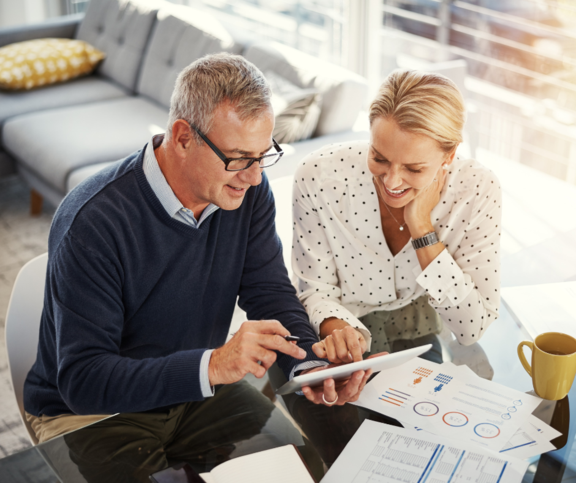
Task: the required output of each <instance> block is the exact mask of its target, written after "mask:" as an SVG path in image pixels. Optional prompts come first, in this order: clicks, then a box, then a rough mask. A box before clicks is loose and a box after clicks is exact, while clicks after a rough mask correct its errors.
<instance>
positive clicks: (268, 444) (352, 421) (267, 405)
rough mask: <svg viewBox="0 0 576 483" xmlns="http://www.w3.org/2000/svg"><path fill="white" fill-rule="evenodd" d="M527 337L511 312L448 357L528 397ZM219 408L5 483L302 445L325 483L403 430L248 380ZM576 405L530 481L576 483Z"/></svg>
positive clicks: (563, 412) (108, 429)
mask: <svg viewBox="0 0 576 483" xmlns="http://www.w3.org/2000/svg"><path fill="white" fill-rule="evenodd" d="M522 340H530V338H529V337H528V335H527V334H526V333H524V332H523V330H522V329H521V328H519V327H518V326H517V325H516V323H515V322H514V320H513V318H512V317H511V316H510V314H509V313H508V312H507V311H506V308H505V307H502V308H501V316H500V319H498V321H496V322H495V323H494V324H493V325H492V326H491V327H490V328H489V330H488V331H487V333H486V334H485V336H484V337H483V339H482V340H481V341H480V342H479V343H477V344H474V345H473V346H469V347H462V346H459V345H458V344H457V343H456V342H452V343H450V344H448V345H447V347H448V353H447V354H449V355H448V357H449V358H450V359H451V360H452V362H454V363H455V364H457V365H461V364H466V365H467V366H468V367H470V368H471V369H472V370H473V371H474V372H476V373H477V374H478V375H479V376H481V377H484V378H488V379H490V378H491V379H492V380H493V381H495V382H498V383H500V384H503V385H506V386H509V387H512V388H514V389H517V390H520V391H523V392H529V391H531V390H532V382H531V379H530V377H529V376H528V374H527V373H526V372H525V371H524V369H523V367H522V365H521V364H520V361H519V360H518V357H517V355H516V347H517V346H518V344H519V343H520V342H521V341H522ZM445 359H446V357H445ZM271 379H272V377H271ZM214 401H215V402H213V403H211V404H210V405H207V407H206V408H204V409H203V410H202V411H201V413H199V414H196V413H194V414H195V416H193V417H192V416H190V417H189V416H186V415H181V414H180V415H174V414H172V415H170V414H164V413H162V414H160V415H158V418H159V419H158V421H160V422H159V425H160V426H158V427H157V428H155V429H153V430H151V429H150V428H148V427H140V426H138V424H137V423H136V424H135V423H134V421H133V420H129V421H128V419H129V417H128V416H129V415H122V414H121V415H116V416H113V417H111V418H108V419H106V420H103V421H100V422H98V423H95V424H93V425H91V426H89V427H86V428H82V429H79V430H77V431H74V432H72V433H68V434H66V435H62V436H59V437H57V438H55V439H53V440H51V441H48V442H46V443H43V444H40V445H38V446H35V447H33V448H29V449H27V450H24V451H22V452H20V453H16V454H14V455H11V456H9V457H7V458H4V459H2V460H0V475H1V476H0V481H2V483H10V482H38V483H44V482H46V483H48V482H51V483H52V482H54V481H58V480H60V481H64V482H66V483H68V482H70V483H76V482H78V483H84V482H102V483H111V482H114V481H119V482H120V481H122V482H132V481H134V482H148V481H150V480H149V475H151V474H153V473H155V472H157V471H160V470H162V469H164V468H166V467H168V466H173V465H177V464H178V463H180V462H184V461H186V462H188V463H189V464H190V465H191V466H192V467H193V468H194V469H195V470H196V471H197V472H198V473H201V472H204V471H209V470H211V469H212V468H213V467H215V466H216V465H218V464H220V463H222V462H224V461H227V460H228V459H231V458H236V457H240V456H243V455H246V454H250V453H254V452H257V451H262V450H265V449H269V448H273V447H277V446H283V445H285V444H293V445H295V446H296V447H297V448H298V450H299V451H300V453H301V455H302V457H303V459H304V460H305V461H306V463H307V465H308V467H309V469H310V471H311V473H312V475H313V476H314V478H315V479H316V480H317V481H320V480H321V478H322V476H323V475H324V473H325V472H326V470H327V468H328V467H329V466H330V465H331V464H332V463H333V461H334V460H335V459H336V458H337V457H338V455H339V454H340V452H341V451H342V450H343V448H344V447H345V445H346V443H347V442H348V440H349V439H350V438H351V437H352V435H353V434H354V433H355V431H356V430H357V429H358V427H359V426H360V424H361V423H362V421H363V420H364V419H371V420H376V421H380V422H384V423H387V424H394V425H399V423H398V422H397V421H395V420H392V419H390V418H388V417H386V416H384V415H382V414H378V413H375V412H373V411H369V410H366V409H363V408H359V407H356V406H352V405H345V406H339V407H338V406H335V407H330V408H329V407H325V406H314V405H313V404H311V403H309V402H308V401H307V400H306V399H305V398H303V397H301V396H297V395H289V396H284V399H283V400H282V401H279V402H277V403H276V404H272V403H271V402H270V401H269V400H268V399H267V398H266V397H264V396H263V395H262V393H261V392H260V391H259V390H257V389H256V388H255V387H253V386H251V385H250V384H248V383H246V382H245V381H244V382H241V383H237V384H234V385H230V386H226V387H225V388H224V390H220V391H219V392H217V396H215V398H214ZM574 401H576V387H572V389H571V391H570V394H569V395H568V396H567V397H566V398H564V399H563V400H561V401H558V402H556V403H550V402H547V404H546V405H545V406H547V408H546V409H545V410H544V409H542V410H541V408H543V407H544V405H541V408H538V409H537V410H536V411H535V412H534V414H535V415H536V416H537V417H539V418H540V419H542V420H543V421H544V422H545V423H547V424H549V425H550V426H552V427H554V428H555V429H557V430H558V431H560V432H561V433H562V436H560V437H558V438H557V439H555V440H553V441H552V443H553V444H554V446H556V448H557V449H556V450H555V451H551V452H548V453H545V454H543V455H541V456H538V457H534V458H531V459H530V460H529V461H530V464H529V466H528V470H527V472H526V475H525V476H524V479H523V482H525V483H549V482H561V481H564V482H567V481H576V448H575V447H574V437H575V431H576V430H575V425H574V424H571V419H572V415H573V414H576V408H574V407H573V405H574ZM191 414H192V413H191ZM288 414H290V415H288ZM295 421H296V422H297V423H295ZM170 425H173V427H171V429H170V428H169V429H167V428H168V426H170ZM151 431H152V432H155V431H156V432H157V433H158V434H161V435H162V436H161V438H164V439H163V443H162V445H161V447H158V445H157V444H151V443H150V440H151V439H154V435H151V434H150V432H151ZM170 431H171V432H170ZM155 434H156V433H155ZM179 481H180V480H179ZM181 481H187V480H185V479H184V480H181Z"/></svg>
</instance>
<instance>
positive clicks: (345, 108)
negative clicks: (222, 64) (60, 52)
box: [0, 0, 368, 212]
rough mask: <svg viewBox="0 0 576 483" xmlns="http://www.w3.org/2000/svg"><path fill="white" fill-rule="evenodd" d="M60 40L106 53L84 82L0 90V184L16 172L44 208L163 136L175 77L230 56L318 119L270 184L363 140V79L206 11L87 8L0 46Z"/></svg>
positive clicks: (97, 1) (117, 0)
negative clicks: (320, 153)
mask: <svg viewBox="0 0 576 483" xmlns="http://www.w3.org/2000/svg"><path fill="white" fill-rule="evenodd" d="M45 37H62V38H76V39H80V40H85V41H87V42H89V43H90V44H91V45H93V46H95V47H96V48H98V49H100V50H102V51H104V52H105V53H106V58H105V60H104V61H103V62H102V63H101V64H100V65H99V67H98V68H97V69H96V71H95V72H94V73H93V74H92V75H89V76H86V77H83V78H79V79H76V80H73V81H69V82H67V83H63V84H58V85H52V86H48V87H43V88H39V89H36V90H30V91H24V92H16V91H0V175H1V174H2V173H9V172H11V171H13V170H16V171H17V172H18V173H19V174H20V175H21V177H22V178H23V179H24V180H25V181H26V183H27V184H28V185H29V186H30V189H31V192H32V194H33V196H32V200H33V201H34V203H33V208H32V210H33V212H38V210H39V209H40V208H39V207H41V204H40V201H41V200H46V201H47V202H48V203H50V204H51V205H54V206H57V205H58V204H59V203H60V202H61V200H62V199H63V198H64V196H66V194H67V193H68V192H69V191H70V190H71V189H73V188H74V187H75V186H76V185H77V184H78V183H80V182H82V181H83V180H84V179H86V178H87V177H89V176H91V175H92V174H94V173H95V172H97V171H98V170H100V169H102V168H103V167H105V166H108V165H109V164H110V163H112V162H115V161H117V160H119V159H122V158H123V157H124V156H126V155H128V154H129V153H131V152H134V151H136V150H138V149H141V148H142V147H143V145H144V144H145V143H146V142H148V141H149V139H150V137H151V136H152V135H153V134H156V133H160V132H164V131H165V127H166V123H167V120H168V109H169V105H170V95H171V92H172V89H173V86H174V82H175V79H176V77H177V75H178V73H179V72H180V71H181V70H182V68H184V67H185V66H186V65H188V64H190V63H191V62H193V61H194V60H195V59H198V58H199V57H202V56H203V55H206V54H209V53H215V52H220V51H226V52H231V53H236V54H241V55H243V56H245V57H246V58H247V59H248V60H250V61H251V62H253V63H254V64H255V65H256V66H257V67H259V68H260V69H261V70H262V72H264V73H265V74H266V73H267V72H273V73H274V74H275V75H279V76H281V77H282V78H284V79H287V80H288V81H289V82H290V83H292V84H294V85H296V86H298V87H299V88H302V89H315V90H316V91H317V92H318V93H319V96H321V97H320V114H319V118H318V123H317V126H316V128H315V130H314V132H313V135H312V138H310V139H307V140H304V141H298V142H294V143H291V144H288V145H285V146H283V147H284V150H285V153H286V154H285V156H284V158H283V159H282V161H281V162H280V163H278V165H277V166H274V167H272V168H270V170H271V171H272V170H274V171H273V173H270V174H271V175H272V177H280V176H283V175H286V174H291V173H292V172H293V170H294V167H295V165H296V163H297V162H298V161H299V160H300V159H301V158H302V157H303V156H304V155H306V154H307V153H309V152H311V151H313V150H314V149H316V148H318V147H320V146H322V145H324V144H328V143H330V142H335V141H339V140H348V139H357V138H366V137H367V134H366V132H354V131H353V126H354V123H355V121H356V119H357V118H358V114H359V112H360V109H361V108H362V107H363V106H364V104H365V102H366V96H367V90H368V86H367V82H366V80H365V79H364V78H363V77H361V76H359V75H357V74H355V73H353V72H351V71H349V70H346V69H344V68H342V67H339V66H336V65H333V64H330V63H328V62H324V61H322V60H319V59H317V58H314V57H313V56H310V55H308V54H305V53H303V52H300V51H297V50H295V49H292V48H290V47H287V46H285V45H281V44H278V43H275V42H271V41H267V40H263V39H259V38H257V37H255V36H253V35H251V34H249V33H247V32H240V31H238V30H237V29H234V25H226V24H224V23H222V22H221V21H219V20H218V19H217V18H215V17H214V16H213V15H212V14H211V13H209V12H208V11H206V10H199V9H194V8H191V7H187V6H182V5H174V4H171V3H168V2H165V1H146V0H92V1H91V2H90V4H89V6H88V9H87V11H86V13H85V15H75V16H69V17H62V18H59V19H56V20H52V21H49V22H45V23H43V24H41V25H34V26H27V27H22V28H11V29H3V30H0V47H1V46H3V45H7V44H10V43H12V42H16V41H22V40H28V39H34V38H45Z"/></svg>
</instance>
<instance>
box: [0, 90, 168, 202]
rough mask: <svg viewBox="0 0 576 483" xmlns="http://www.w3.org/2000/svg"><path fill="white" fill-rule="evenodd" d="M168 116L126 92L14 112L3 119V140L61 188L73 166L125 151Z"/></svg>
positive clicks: (159, 127)
mask: <svg viewBox="0 0 576 483" xmlns="http://www.w3.org/2000/svg"><path fill="white" fill-rule="evenodd" d="M167 121H168V113H167V112H166V110H165V109H162V108H161V107H159V106H157V105H156V104H154V103H152V102H150V101H147V100H145V99H143V98H137V97H127V98H123V99H117V100H112V101H107V102H100V103H96V104H86V105H83V106H74V107H66V108H62V109H53V110H50V111H44V112H40V113H35V114H28V115H25V116H20V117H17V118H15V119H12V120H9V121H8V122H6V124H5V125H4V130H3V141H4V144H5V146H6V149H7V150H8V151H9V152H10V153H11V154H13V155H14V157H15V158H16V159H17V160H18V161H19V162H20V163H22V164H24V165H25V166H26V168H27V169H28V170H30V171H32V172H33V173H35V174H36V175H37V176H38V177H40V178H42V179H43V180H44V181H45V182H46V183H47V184H48V185H50V186H52V187H53V188H54V189H56V190H58V191H60V192H61V193H62V194H65V193H66V179H67V177H68V174H69V173H70V172H71V171H73V170H75V169H76V168H79V167H81V166H87V165H90V164H95V163H101V162H105V161H114V160H117V159H120V158H123V157H124V156H127V155H128V154H130V153H131V152H133V151H136V150H138V149H140V148H142V147H143V146H144V144H145V143H146V142H148V141H149V139H150V137H151V136H152V135H153V134H157V133H160V132H164V130H165V126H166V122H167Z"/></svg>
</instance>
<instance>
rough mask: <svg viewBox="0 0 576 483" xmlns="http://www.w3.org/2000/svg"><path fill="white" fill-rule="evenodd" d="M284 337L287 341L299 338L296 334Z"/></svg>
mask: <svg viewBox="0 0 576 483" xmlns="http://www.w3.org/2000/svg"><path fill="white" fill-rule="evenodd" d="M284 339H286V340H287V341H288V342H298V341H299V340H300V337H298V336H297V335H285V336H284Z"/></svg>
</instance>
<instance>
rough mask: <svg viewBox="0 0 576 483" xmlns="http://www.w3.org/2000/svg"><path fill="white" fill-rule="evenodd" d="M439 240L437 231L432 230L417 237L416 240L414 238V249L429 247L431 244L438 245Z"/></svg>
mask: <svg viewBox="0 0 576 483" xmlns="http://www.w3.org/2000/svg"><path fill="white" fill-rule="evenodd" d="M439 242H440V240H438V236H437V235H436V232H435V231H431V232H430V233H426V235H424V236H421V237H420V238H416V240H412V246H413V247H414V250H419V249H420V248H425V247H429V246H430V245H436V243H439Z"/></svg>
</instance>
